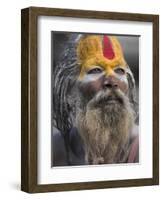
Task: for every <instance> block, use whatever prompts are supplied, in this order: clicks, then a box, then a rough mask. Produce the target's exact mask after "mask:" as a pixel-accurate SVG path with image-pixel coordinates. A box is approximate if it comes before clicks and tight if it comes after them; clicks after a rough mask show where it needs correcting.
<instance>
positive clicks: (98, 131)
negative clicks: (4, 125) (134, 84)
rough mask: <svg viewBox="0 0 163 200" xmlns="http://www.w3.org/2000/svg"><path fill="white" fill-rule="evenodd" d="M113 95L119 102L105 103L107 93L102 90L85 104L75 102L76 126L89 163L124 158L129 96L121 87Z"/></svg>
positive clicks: (131, 117) (130, 122) (130, 116)
mask: <svg viewBox="0 0 163 200" xmlns="http://www.w3.org/2000/svg"><path fill="white" fill-rule="evenodd" d="M116 95H117V96H118V97H119V100H120V101H119V102H116V103H107V98H108V93H107V92H103V91H102V92H99V93H98V94H97V95H96V96H95V97H94V98H93V99H92V100H90V101H89V102H88V103H87V105H86V106H85V107H83V106H78V111H77V115H76V127H77V129H78V132H79V134H80V136H81V138H82V139H83V143H84V146H85V159H86V162H87V163H88V164H104V163H105V164H106V163H117V162H124V161H125V160H126V157H127V155H128V149H127V146H128V143H129V138H130V133H131V129H132V127H133V123H134V113H133V110H132V108H131V105H130V103H129V100H128V98H127V97H125V96H124V95H123V93H121V92H120V91H118V92H116V93H115V96H116ZM81 101H82V100H81ZM81 104H82V102H81Z"/></svg>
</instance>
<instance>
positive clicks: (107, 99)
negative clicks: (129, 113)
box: [98, 95, 122, 105]
mask: <svg viewBox="0 0 163 200" xmlns="http://www.w3.org/2000/svg"><path fill="white" fill-rule="evenodd" d="M98 103H99V104H103V105H105V104H107V105H108V104H116V103H122V99H121V98H120V97H116V96H113V95H109V96H105V97H104V98H101V99H99V102H98Z"/></svg>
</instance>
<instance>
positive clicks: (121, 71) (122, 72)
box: [114, 67, 125, 75]
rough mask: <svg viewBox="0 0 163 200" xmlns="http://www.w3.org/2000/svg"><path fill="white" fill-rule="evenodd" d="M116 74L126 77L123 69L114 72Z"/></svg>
mask: <svg viewBox="0 0 163 200" xmlns="http://www.w3.org/2000/svg"><path fill="white" fill-rule="evenodd" d="M114 72H115V73H117V74H119V75H124V74H125V70H124V69H123V68H120V67H119V68H116V69H115V70H114Z"/></svg>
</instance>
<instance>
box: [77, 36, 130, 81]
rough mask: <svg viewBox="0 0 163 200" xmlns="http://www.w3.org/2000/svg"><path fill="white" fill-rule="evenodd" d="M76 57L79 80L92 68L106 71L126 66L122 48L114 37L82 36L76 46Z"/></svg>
mask: <svg viewBox="0 0 163 200" xmlns="http://www.w3.org/2000/svg"><path fill="white" fill-rule="evenodd" d="M77 57H78V60H79V62H80V76H79V79H82V77H83V76H84V74H86V73H87V72H88V71H89V70H90V69H91V68H92V67H94V66H100V67H102V68H103V69H104V70H106V71H108V70H109V71H111V69H113V68H115V67H117V66H121V67H124V68H125V67H126V66H127V64H126V61H125V59H124V56H123V51H122V47H121V45H120V43H119V41H118V39H117V38H116V37H115V36H108V35H86V36H83V37H82V38H81V39H80V40H79V43H78V45H77Z"/></svg>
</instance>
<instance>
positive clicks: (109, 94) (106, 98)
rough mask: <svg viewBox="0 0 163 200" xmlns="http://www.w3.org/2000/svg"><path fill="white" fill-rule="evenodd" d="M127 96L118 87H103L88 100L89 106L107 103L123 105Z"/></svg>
mask: <svg viewBox="0 0 163 200" xmlns="http://www.w3.org/2000/svg"><path fill="white" fill-rule="evenodd" d="M126 100H127V97H126V96H125V95H124V94H123V93H122V92H121V91H120V90H119V89H118V90H111V89H105V90H101V91H99V92H98V93H97V94H96V95H95V96H94V97H93V98H92V99H91V100H90V102H89V105H90V106H93V107H100V106H105V105H109V104H119V105H122V106H124V105H125V102H126Z"/></svg>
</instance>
